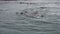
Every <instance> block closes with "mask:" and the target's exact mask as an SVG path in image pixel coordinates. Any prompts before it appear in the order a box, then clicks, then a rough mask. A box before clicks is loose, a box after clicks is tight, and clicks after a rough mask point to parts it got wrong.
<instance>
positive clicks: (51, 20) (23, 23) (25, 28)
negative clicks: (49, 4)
mask: <svg viewBox="0 0 60 34" xmlns="http://www.w3.org/2000/svg"><path fill="white" fill-rule="evenodd" d="M31 7H32V8H34V7H36V6H34V5H31V6H30V5H26V4H14V3H13V4H8V3H7V4H4V3H3V4H0V34H60V15H59V11H60V10H59V9H60V8H48V9H47V11H49V12H48V13H47V12H46V11H45V13H46V15H45V16H46V17H44V18H41V20H39V19H34V18H29V17H26V16H21V15H20V14H16V12H18V13H19V12H21V11H22V10H24V9H27V8H31ZM56 11H57V12H56Z"/></svg>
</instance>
